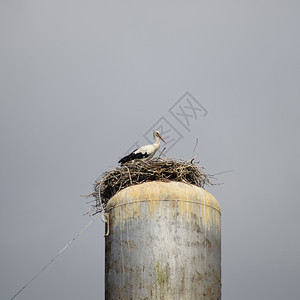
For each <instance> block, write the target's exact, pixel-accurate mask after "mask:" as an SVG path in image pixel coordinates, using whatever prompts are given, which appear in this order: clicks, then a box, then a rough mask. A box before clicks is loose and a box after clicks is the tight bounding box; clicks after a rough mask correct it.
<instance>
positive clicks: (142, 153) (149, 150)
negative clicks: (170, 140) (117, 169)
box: [118, 131, 166, 164]
mask: <svg viewBox="0 0 300 300" xmlns="http://www.w3.org/2000/svg"><path fill="white" fill-rule="evenodd" d="M153 136H154V138H155V140H156V141H155V143H154V144H151V145H146V146H142V147H140V148H138V149H136V150H134V151H133V152H131V153H130V154H128V155H126V156H124V157H123V158H121V159H120V160H119V161H118V163H121V164H124V163H126V162H128V161H131V160H134V159H150V158H152V157H153V156H154V154H155V152H156V151H157V150H158V148H159V147H160V141H159V138H160V139H161V140H162V141H163V142H164V143H166V142H165V141H164V139H163V138H162V137H161V136H160V133H159V131H154V132H153Z"/></svg>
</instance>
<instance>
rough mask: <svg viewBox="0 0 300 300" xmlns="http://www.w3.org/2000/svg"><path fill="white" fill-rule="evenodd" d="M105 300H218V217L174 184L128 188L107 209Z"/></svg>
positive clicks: (202, 196)
mask: <svg viewBox="0 0 300 300" xmlns="http://www.w3.org/2000/svg"><path fill="white" fill-rule="evenodd" d="M106 210H107V212H108V213H109V230H110V233H109V235H108V236H107V237H106V243H105V299H106V300H114V299H123V300H127V299H128V300H129V299H133V300H138V299H144V300H145V299H170V300H176V299H178V300H193V299H195V300H196V299H197V300H201V299H203V300H208V299H209V300H219V299H221V224H220V220H221V213H220V206H219V204H218V202H217V201H216V199H215V198H214V197H213V196H212V195H211V194H210V193H208V192H206V191H205V190H203V189H201V188H198V187H196V186H193V185H187V184H184V183H178V182H168V183H166V182H157V181H156V182H148V183H143V184H140V185H135V186H131V187H128V188H126V189H124V190H122V191H121V192H119V193H118V194H117V195H115V196H114V197H113V198H112V199H110V201H109V202H108V205H107V207H106Z"/></svg>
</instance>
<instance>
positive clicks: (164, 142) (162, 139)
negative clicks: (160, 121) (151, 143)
mask: <svg viewBox="0 0 300 300" xmlns="http://www.w3.org/2000/svg"><path fill="white" fill-rule="evenodd" d="M158 137H159V138H160V139H161V140H162V141H163V142H164V143H165V144H166V142H165V140H164V139H163V138H162V137H161V136H160V135H159V136H158Z"/></svg>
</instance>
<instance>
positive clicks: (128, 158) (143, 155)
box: [118, 149, 149, 164]
mask: <svg viewBox="0 0 300 300" xmlns="http://www.w3.org/2000/svg"><path fill="white" fill-rule="evenodd" d="M136 150H138V149H135V150H134V151H133V152H131V153H130V154H128V155H126V156H124V157H123V158H121V159H120V160H119V161H118V163H121V164H125V163H126V162H128V161H131V160H134V159H141V158H146V157H148V156H149V154H147V153H146V152H145V153H142V152H138V153H135V151H136Z"/></svg>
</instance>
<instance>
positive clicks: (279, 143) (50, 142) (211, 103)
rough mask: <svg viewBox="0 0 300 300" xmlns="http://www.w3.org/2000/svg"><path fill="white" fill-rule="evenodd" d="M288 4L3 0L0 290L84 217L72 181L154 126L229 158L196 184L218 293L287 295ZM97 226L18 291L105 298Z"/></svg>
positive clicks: (291, 273) (292, 80)
mask: <svg viewBox="0 0 300 300" xmlns="http://www.w3.org/2000/svg"><path fill="white" fill-rule="evenodd" d="M299 16H300V2H299V1H292V0H284V1H283V0H282V1H279V0H273V1H270V0H268V1H267V0H254V1H238V0H227V1H220V0H215V1H200V0H198V1H129V0H126V1H95V0H94V1H92V0H88V1H65V0H59V1H56V0H52V1H47V0H46V1H37V0H36V1H34V0H27V1H11V0H2V1H1V2H0V76H1V78H0V101H1V108H0V114H1V118H0V122H1V127H0V134H1V150H0V151H1V156H0V159H1V168H0V185H1V187H0V195H1V208H0V220H1V226H0V234H1V251H0V298H1V299H10V298H11V297H12V296H13V295H14V294H15V293H16V292H17V291H18V290H19V289H20V288H21V287H22V286H23V285H24V284H25V283H26V282H27V281H28V280H30V279H31V278H32V277H33V276H34V275H35V274H36V273H37V272H38V271H39V270H40V269H41V268H42V267H43V266H44V265H45V264H46V263H47V262H48V261H49V260H50V259H51V258H52V257H53V256H54V255H56V253H57V252H58V251H59V250H60V249H61V248H62V247H64V245H65V244H66V243H67V242H68V241H69V240H71V239H72V238H73V237H74V236H75V235H76V233H77V232H79V231H80V230H81V229H82V228H83V227H84V226H85V225H86V224H87V223H88V222H89V221H90V217H89V216H83V213H85V212H86V211H87V210H88V209H89V204H86V203H85V199H83V198H81V197H80V194H84V193H89V192H90V191H92V185H93V182H94V180H95V179H96V178H97V177H98V176H99V175H100V174H102V173H103V172H104V171H107V170H111V169H112V168H115V167H116V166H117V161H118V159H119V158H120V157H121V156H122V155H123V154H124V153H125V152H126V151H127V150H129V149H130V148H131V147H134V145H135V144H139V145H143V144H146V143H148V142H147V137H148V134H149V132H151V131H152V129H153V128H155V127H156V128H157V129H158V128H160V130H163V131H165V137H166V138H167V139H168V140H169V142H170V143H168V147H169V149H168V150H169V151H168V152H167V155H168V156H170V157H177V158H182V159H189V158H191V156H192V152H193V148H194V145H195V140H196V138H198V139H199V143H198V148H197V150H196V153H197V154H198V155H199V156H198V159H199V160H200V164H201V165H202V166H205V167H206V171H207V172H208V173H210V174H213V173H217V172H222V171H225V170H231V169H233V170H234V172H231V173H227V174H222V175H219V176H218V178H219V179H218V182H219V183H223V184H222V185H218V186H213V187H209V188H208V190H209V192H211V193H212V194H213V195H214V196H215V197H216V198H217V200H218V201H219V203H220V205H221V208H222V284H223V289H222V293H223V299H224V300H241V299H243V300H254V299H255V300H256V299H259V300H260V299H263V300H268V299H270V300H271V299H272V300H282V299H289V300H294V299H295V300H297V299H299V278H300V238H299V232H298V231H299V228H300V221H299V209H300V204H299V195H298V194H299V187H298V186H299V182H298V181H299V167H300V166H299V153H300V149H299V148H300V147H299V145H300V144H299V126H300V121H299V109H300V101H299V100H300V34H299V28H300V18H299ZM187 92H188V94H187ZM191 107H194V109H192V108H191ZM195 107H196V108H195ZM182 110H183V111H182ZM187 115H188V116H187ZM162 135H163V134H162ZM163 137H164V136H163ZM150 139H151V138H150ZM171 146H172V147H171ZM103 235H104V224H103V223H102V221H101V219H100V218H98V219H97V220H96V221H95V222H94V223H93V224H92V225H91V227H89V228H88V230H87V231H85V232H84V234H82V235H81V236H80V238H78V239H77V240H76V241H75V242H74V243H73V244H72V245H71V247H70V248H69V249H67V250H66V251H65V252H64V253H63V254H62V255H61V256H60V257H59V258H58V259H57V260H56V261H55V262H54V263H53V264H51V265H50V267H49V268H48V269H46V270H45V271H44V272H43V273H42V274H41V275H40V276H39V277H38V278H37V279H36V280H35V281H33V282H32V283H31V284H30V285H29V286H28V287H27V288H26V289H25V290H24V291H23V292H22V293H21V294H20V295H19V297H18V299H23V300H32V299H43V300H53V299H74V300H82V299H104V298H103V297H104V237H103Z"/></svg>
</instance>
